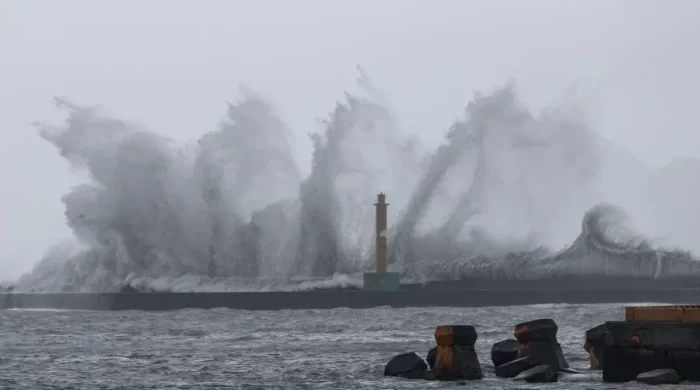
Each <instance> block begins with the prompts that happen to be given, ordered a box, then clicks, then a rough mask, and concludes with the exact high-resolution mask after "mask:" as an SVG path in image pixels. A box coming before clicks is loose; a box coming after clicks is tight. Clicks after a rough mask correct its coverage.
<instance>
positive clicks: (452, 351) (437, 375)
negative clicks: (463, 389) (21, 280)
mask: <svg viewBox="0 0 700 390" xmlns="http://www.w3.org/2000/svg"><path fill="white" fill-rule="evenodd" d="M476 339H477V334H476V329H474V327H473V326H469V325H447V326H438V327H437V329H435V341H436V343H437V347H436V348H435V365H434V367H433V371H432V372H431V376H432V377H433V378H434V379H438V380H457V379H469V380H473V379H481V378H483V373H482V371H481V364H480V363H479V358H478V357H477V356H476V351H475V350H474V344H475V343H476Z"/></svg>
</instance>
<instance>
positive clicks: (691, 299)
mask: <svg viewBox="0 0 700 390" xmlns="http://www.w3.org/2000/svg"><path fill="white" fill-rule="evenodd" d="M632 302H663V303H676V304H682V303H686V304H693V303H699V302H700V289H667V290H608V289H601V290H595V291H593V290H559V291H552V290H519V291H516V290H472V291H468V290H406V291H306V292H231V293H225V292H221V293H104V294H83V293H62V294H23V293H8V294H0V309H11V308H25V309H79V310H178V309H188V308H198V309H212V308H219V307H223V308H230V309H241V310H282V309H332V308H341V307H346V308H353V309H363V308H371V307H378V306H391V307H397V308H398V307H440V306H443V307H478V306H510V305H532V304H544V303H579V304H583V303H632Z"/></svg>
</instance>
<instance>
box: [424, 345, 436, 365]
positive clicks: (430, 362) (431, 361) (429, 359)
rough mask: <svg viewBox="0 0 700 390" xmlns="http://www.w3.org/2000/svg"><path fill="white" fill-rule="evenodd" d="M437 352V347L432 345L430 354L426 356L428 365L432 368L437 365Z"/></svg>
mask: <svg viewBox="0 0 700 390" xmlns="http://www.w3.org/2000/svg"><path fill="white" fill-rule="evenodd" d="M436 354H437V348H436V347H432V348H430V351H428V356H426V357H425V361H426V362H428V367H430V369H431V370H432V369H433V368H434V367H435V355H436Z"/></svg>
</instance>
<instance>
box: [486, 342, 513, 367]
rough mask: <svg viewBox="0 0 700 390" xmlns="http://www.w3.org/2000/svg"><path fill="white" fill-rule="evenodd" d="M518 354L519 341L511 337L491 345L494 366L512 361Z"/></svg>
mask: <svg viewBox="0 0 700 390" xmlns="http://www.w3.org/2000/svg"><path fill="white" fill-rule="evenodd" d="M517 356H518V341H517V340H513V339H509V340H503V341H499V342H497V343H495V344H494V345H493V347H491V361H492V362H493V366H494V367H498V366H500V365H502V364H505V363H508V362H512V361H513V360H515V359H517Z"/></svg>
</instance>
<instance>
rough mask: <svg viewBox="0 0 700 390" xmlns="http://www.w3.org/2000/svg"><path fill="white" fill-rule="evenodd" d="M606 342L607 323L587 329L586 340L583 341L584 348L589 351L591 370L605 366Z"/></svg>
mask: <svg viewBox="0 0 700 390" xmlns="http://www.w3.org/2000/svg"><path fill="white" fill-rule="evenodd" d="M604 342H605V324H601V325H598V326H596V327H595V328H591V329H588V330H587V331H586V341H585V342H584V343H583V349H585V350H586V352H588V360H589V361H590V364H591V370H600V369H602V368H603V364H604V363H603V345H604Z"/></svg>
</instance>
